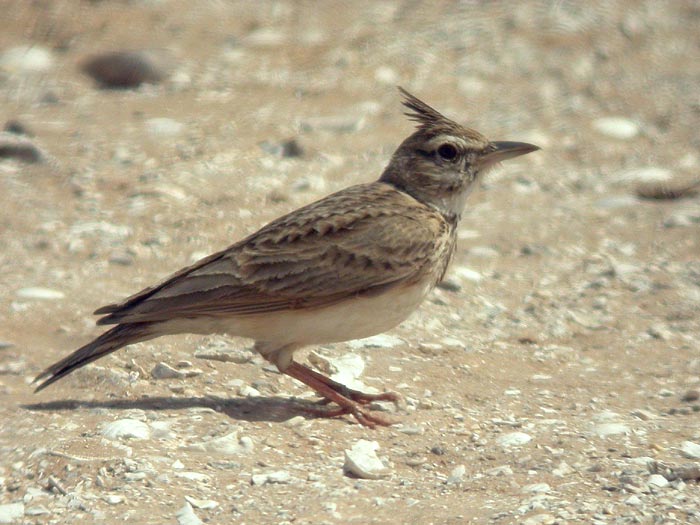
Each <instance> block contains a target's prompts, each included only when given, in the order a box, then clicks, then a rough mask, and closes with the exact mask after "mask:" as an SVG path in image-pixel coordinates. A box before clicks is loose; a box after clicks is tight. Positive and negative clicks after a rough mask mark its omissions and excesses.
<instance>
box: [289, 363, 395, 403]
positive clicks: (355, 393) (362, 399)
mask: <svg viewBox="0 0 700 525" xmlns="http://www.w3.org/2000/svg"><path fill="white" fill-rule="evenodd" d="M290 368H293V369H294V370H296V371H297V372H296V373H301V374H307V375H309V376H311V377H313V378H315V379H317V380H319V381H320V382H322V383H324V384H325V385H327V386H329V387H330V388H332V389H333V390H335V391H336V392H338V393H339V394H340V395H341V396H343V397H347V398H348V399H352V400H353V401H356V402H358V403H360V404H362V405H366V404H368V403H371V402H372V401H391V402H393V403H398V402H399V401H400V400H401V396H400V395H399V394H397V393H395V392H382V393H381V394H367V393H365V392H360V391H359V390H354V389H352V388H348V387H346V386H345V385H343V384H341V383H338V382H337V381H333V380H332V379H331V378H330V377H326V376H324V375H323V374H320V373H318V372H316V371H315V370H313V369H311V368H309V367H307V366H304V365H302V364H300V363H297V362H296V361H292V362H291V363H290V364H289V366H288V367H287V371H288V370H289V369H290ZM287 371H285V372H287ZM290 375H291V374H290ZM292 377H294V376H292ZM326 399H328V398H327V397H326Z"/></svg>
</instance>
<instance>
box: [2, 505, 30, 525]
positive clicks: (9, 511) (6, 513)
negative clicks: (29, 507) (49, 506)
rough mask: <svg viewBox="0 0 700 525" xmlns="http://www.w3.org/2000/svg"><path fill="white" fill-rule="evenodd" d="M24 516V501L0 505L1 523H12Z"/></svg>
mask: <svg viewBox="0 0 700 525" xmlns="http://www.w3.org/2000/svg"><path fill="white" fill-rule="evenodd" d="M23 517H24V503H6V504H5V505H0V523H12V522H14V521H15V520H20V519H22V518H23Z"/></svg>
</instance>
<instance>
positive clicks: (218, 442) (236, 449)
mask: <svg viewBox="0 0 700 525" xmlns="http://www.w3.org/2000/svg"><path fill="white" fill-rule="evenodd" d="M186 448H187V450H201V451H205V452H211V453H214V454H219V455H222V456H237V455H241V454H250V453H251V452H253V450H254V448H255V446H254V444H253V440H252V439H251V438H249V437H248V436H242V437H240V438H239V437H238V432H236V431H234V432H230V433H228V434H226V435H225V436H221V437H219V438H215V439H211V440H209V441H204V442H202V443H195V444H192V445H189V446H187V447H186Z"/></svg>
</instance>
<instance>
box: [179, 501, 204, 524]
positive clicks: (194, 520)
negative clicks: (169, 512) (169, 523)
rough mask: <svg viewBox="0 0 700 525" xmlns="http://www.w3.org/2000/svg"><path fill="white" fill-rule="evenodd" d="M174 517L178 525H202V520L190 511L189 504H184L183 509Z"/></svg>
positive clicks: (190, 506) (192, 510)
mask: <svg viewBox="0 0 700 525" xmlns="http://www.w3.org/2000/svg"><path fill="white" fill-rule="evenodd" d="M175 517H176V518H177V522H178V523H179V525H202V520H200V519H199V518H198V517H197V515H196V514H195V513H194V509H192V505H190V504H189V502H185V504H184V505H183V507H182V508H181V509H180V510H178V511H177V514H175Z"/></svg>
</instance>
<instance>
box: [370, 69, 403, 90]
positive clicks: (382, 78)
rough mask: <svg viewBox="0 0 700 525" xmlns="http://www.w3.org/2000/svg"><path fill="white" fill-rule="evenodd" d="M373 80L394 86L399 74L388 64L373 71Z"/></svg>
mask: <svg viewBox="0 0 700 525" xmlns="http://www.w3.org/2000/svg"><path fill="white" fill-rule="evenodd" d="M374 80H376V81H377V82H379V83H380V84H386V85H387V86H395V85H396V84H397V83H398V81H399V74H398V73H397V72H396V70H395V69H392V68H390V67H388V66H380V67H378V68H377V69H376V70H375V71H374Z"/></svg>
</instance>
